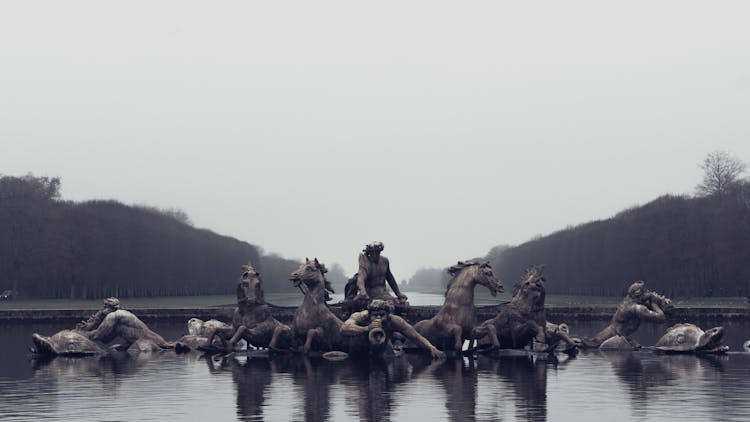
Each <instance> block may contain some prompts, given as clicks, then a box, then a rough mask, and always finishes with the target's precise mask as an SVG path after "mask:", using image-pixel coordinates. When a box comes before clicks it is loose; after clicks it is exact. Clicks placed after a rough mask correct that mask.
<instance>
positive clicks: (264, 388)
mask: <svg viewBox="0 0 750 422" xmlns="http://www.w3.org/2000/svg"><path fill="white" fill-rule="evenodd" d="M147 322H148V323H149V325H150V326H151V327H152V328H153V329H154V330H155V331H157V332H159V333H161V334H163V335H164V337H166V338H171V339H174V338H177V337H179V336H180V335H181V334H182V333H183V332H184V331H185V326H184V324H178V323H169V322H159V321H147ZM567 322H568V324H569V325H570V326H571V331H572V332H573V333H574V334H576V335H581V336H585V335H590V334H593V333H595V332H596V331H597V330H598V329H599V328H601V327H603V326H604V325H606V321H567ZM710 324H711V321H703V322H701V326H704V327H707V326H708V325H710ZM70 325H71V323H70V322H60V323H56V324H25V323H13V324H5V325H0V344H2V345H3V348H4V349H5V350H4V352H3V355H2V356H3V359H2V360H0V397H2V400H0V420H3V421H5V420H9V421H16V420H23V421H28V420H39V419H42V418H44V419H46V420H52V421H69V420H91V421H99V420H124V421H131V420H132V421H135V420H181V421H192V420H194V421H206V420H222V421H224V420H242V421H245V420H281V421H286V420H308V421H325V420H330V421H348V420H357V419H359V420H376V421H378V420H383V421H387V420H399V421H400V420H412V421H422V420H429V421H440V420H461V421H473V420H502V421H527V420H530V421H547V420H549V421H560V420H575V421H599V422H600V421H601V420H602V419H604V420H607V421H608V422H609V421H619V420H623V421H625V420H642V421H647V420H648V421H652V420H678V419H679V420H694V421H705V420H727V421H732V420H736V421H740V420H742V421H745V420H748V412H750V403H749V402H748V400H747V396H748V393H749V392H750V354H749V353H745V352H742V348H741V344H742V341H743V340H744V339H748V338H750V324H748V323H744V322H743V323H733V324H727V323H725V324H724V325H725V327H726V329H727V333H726V340H727V342H726V343H727V344H728V345H729V346H730V347H731V348H732V350H733V352H732V353H730V354H728V355H726V356H707V357H696V356H686V355H657V354H655V353H653V352H651V351H647V350H644V351H638V352H627V353H622V352H614V353H612V352H610V353H603V352H599V351H584V352H582V353H580V354H579V355H578V356H576V357H573V358H570V357H568V356H567V355H559V356H557V357H556V358H547V357H544V356H541V357H540V356H536V357H534V356H525V355H524V356H502V357H499V356H494V357H490V356H481V355H480V356H476V357H462V358H457V359H446V360H445V361H437V362H432V361H431V360H430V359H429V358H428V357H427V356H424V355H420V354H410V353H408V354H405V355H403V356H400V357H397V358H393V359H390V360H386V361H383V360H368V359H365V360H354V359H347V360H343V361H337V362H331V361H327V360H325V359H322V358H319V357H318V358H303V357H301V356H278V357H273V358H269V357H268V356H265V355H263V354H262V353H261V354H258V353H251V354H250V355H248V354H243V353H238V354H234V355H231V356H214V357H209V356H202V355H200V354H187V355H176V354H174V353H173V352H164V353H157V354H141V355H137V356H131V355H128V354H122V355H119V356H114V357H107V358H55V359H52V360H47V361H35V360H31V359H30V357H29V355H28V347H29V346H30V345H31V333H32V332H40V333H42V334H51V333H54V332H56V331H58V330H60V329H63V328H67V327H69V326H70ZM665 328H666V326H664V325H663V326H654V325H646V326H644V327H642V328H641V330H640V331H639V332H638V333H637V335H636V338H637V339H638V340H639V341H640V342H641V343H642V344H644V345H650V344H654V342H655V341H656V339H657V338H658V337H659V336H660V335H661V333H663V332H664V330H665Z"/></svg>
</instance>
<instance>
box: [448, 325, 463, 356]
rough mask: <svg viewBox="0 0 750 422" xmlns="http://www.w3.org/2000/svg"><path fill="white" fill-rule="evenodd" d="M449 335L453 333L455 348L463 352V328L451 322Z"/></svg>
mask: <svg viewBox="0 0 750 422" xmlns="http://www.w3.org/2000/svg"><path fill="white" fill-rule="evenodd" d="M448 333H449V335H453V348H454V349H455V350H456V351H457V352H461V347H463V345H464V338H463V329H462V328H461V326H460V325H458V324H451V325H449V326H448Z"/></svg>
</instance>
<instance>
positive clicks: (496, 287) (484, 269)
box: [446, 259, 503, 296]
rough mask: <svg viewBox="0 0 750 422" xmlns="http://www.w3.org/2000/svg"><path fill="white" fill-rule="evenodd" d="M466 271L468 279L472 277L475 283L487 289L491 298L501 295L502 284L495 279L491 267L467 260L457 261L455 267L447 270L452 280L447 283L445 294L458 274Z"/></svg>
mask: <svg viewBox="0 0 750 422" xmlns="http://www.w3.org/2000/svg"><path fill="white" fill-rule="evenodd" d="M466 271H470V272H471V273H470V277H472V278H473V279H474V281H475V282H476V283H478V284H481V285H482V286H485V287H487V288H488V289H489V290H490V294H491V295H492V296H496V295H497V294H498V293H501V292H502V291H503V283H502V282H501V281H500V280H498V278H497V277H495V274H494V273H493V272H492V267H491V266H490V263H489V262H487V261H482V260H475V259H469V260H467V261H458V263H456V265H453V266H452V267H450V268H448V274H450V275H451V276H452V277H453V278H452V279H451V280H450V281H449V282H448V288H447V289H446V294H447V293H448V290H450V288H451V286H452V285H453V282H454V281H455V280H456V279H457V278H458V276H459V274H462V273H464V272H466Z"/></svg>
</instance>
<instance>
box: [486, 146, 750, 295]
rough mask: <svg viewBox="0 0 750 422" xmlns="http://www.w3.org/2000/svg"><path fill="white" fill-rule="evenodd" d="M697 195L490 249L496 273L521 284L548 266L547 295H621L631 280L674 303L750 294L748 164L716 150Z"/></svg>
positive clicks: (705, 166)
mask: <svg viewBox="0 0 750 422" xmlns="http://www.w3.org/2000/svg"><path fill="white" fill-rule="evenodd" d="M701 168H702V169H703V170H704V178H703V181H702V182H701V184H699V185H698V186H697V188H696V195H695V196H688V195H665V196H662V197H660V198H657V199H656V200H654V201H651V202H649V203H647V204H645V205H643V206H639V207H634V208H631V209H628V210H625V211H622V212H621V213H619V214H617V215H616V216H614V217H612V218H609V219H606V220H601V221H592V222H589V223H586V224H582V225H579V226H576V227H571V228H567V229H564V230H561V231H559V232H556V233H552V234H550V235H548V236H544V237H540V238H537V239H534V240H531V241H528V242H526V243H523V244H521V245H518V246H515V247H510V248H508V247H499V248H495V249H493V251H490V253H489V254H488V255H487V259H489V260H490V262H491V264H492V267H493V269H494V270H495V273H496V274H497V275H499V276H500V278H501V279H502V280H516V279H518V277H519V276H520V274H521V273H522V271H523V269H524V268H526V267H528V266H529V265H531V264H545V265H546V269H545V273H546V274H547V279H548V283H547V291H548V292H550V293H557V294H575V295H601V296H612V295H621V294H623V293H624V292H625V290H626V289H627V287H628V285H629V284H630V282H632V281H635V280H640V279H642V280H645V281H646V283H647V286H648V287H650V288H652V289H655V290H658V291H660V292H663V293H665V294H667V295H670V296H675V297H698V296H737V295H739V296H745V295H748V294H750V182H748V181H747V180H746V179H744V178H742V177H741V175H742V173H743V172H744V171H745V170H746V166H745V164H744V163H743V162H741V161H740V160H739V159H737V158H736V157H733V156H731V155H730V154H728V153H725V152H720V151H718V152H713V153H711V154H709V155H708V156H707V157H706V160H704V162H703V164H702V165H701Z"/></svg>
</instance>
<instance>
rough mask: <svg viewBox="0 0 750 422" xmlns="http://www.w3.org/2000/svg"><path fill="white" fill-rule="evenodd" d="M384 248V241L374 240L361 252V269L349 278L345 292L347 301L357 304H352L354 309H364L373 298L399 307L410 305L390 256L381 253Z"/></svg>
mask: <svg viewBox="0 0 750 422" xmlns="http://www.w3.org/2000/svg"><path fill="white" fill-rule="evenodd" d="M383 248H384V246H383V243H381V242H372V243H370V244H368V245H366V246H365V249H364V250H362V253H360V254H359V270H358V271H357V274H355V275H354V277H352V278H351V279H350V280H349V282H348V283H347V285H346V288H345V292H344V293H345V296H346V302H349V303H350V304H351V303H354V304H356V305H351V306H352V309H357V308H358V309H357V310H361V309H364V308H366V307H367V303H368V302H369V301H370V300H373V299H380V300H385V301H389V302H392V303H393V304H394V305H395V306H396V307H397V308H404V307H406V306H408V302H407V300H408V298H407V297H406V295H405V294H403V293H401V290H400V289H399V288H398V283H397V282H396V278H395V277H393V274H392V273H391V266H390V262H389V261H388V258H386V257H384V256H381V255H380V253H381V252H382V251H383ZM386 283H388V285H389V286H390V287H391V289H392V290H393V293H395V294H396V297H395V298H394V297H393V296H391V294H390V293H389V292H388V288H387V287H386Z"/></svg>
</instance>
